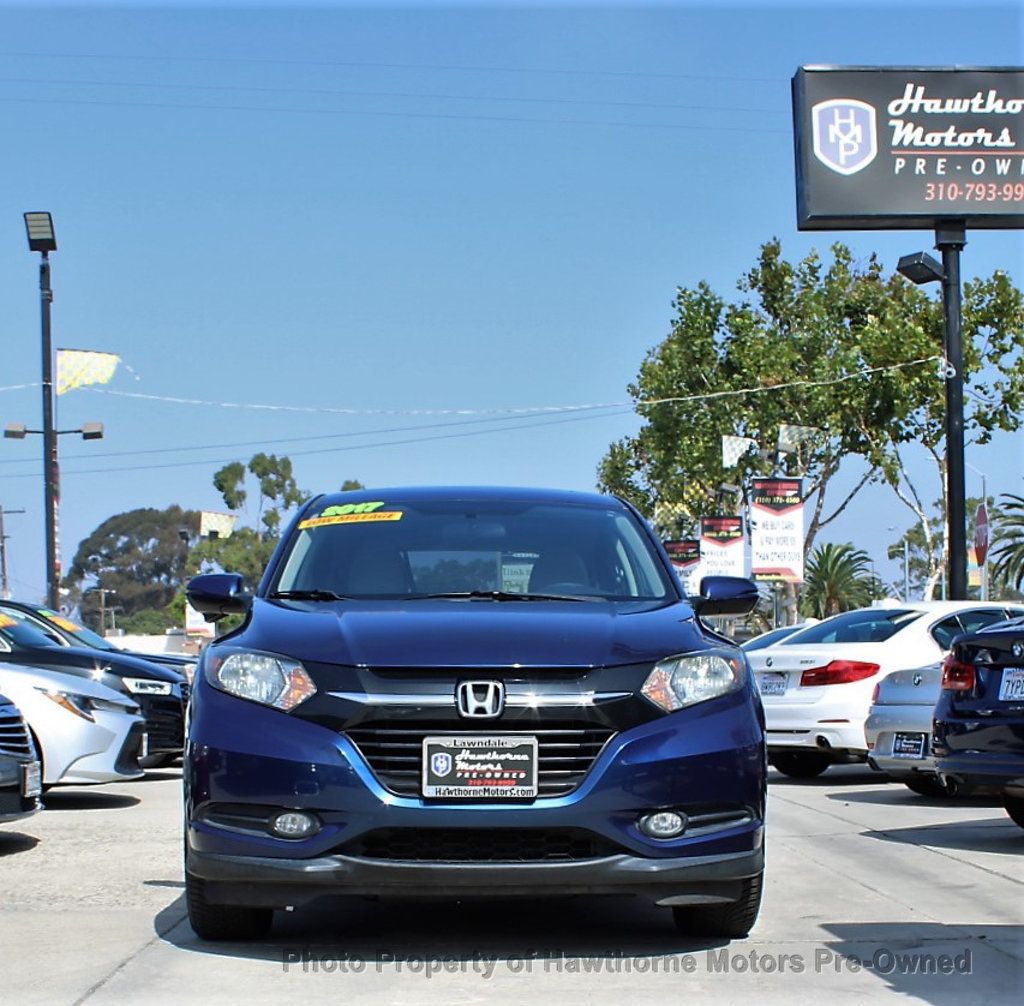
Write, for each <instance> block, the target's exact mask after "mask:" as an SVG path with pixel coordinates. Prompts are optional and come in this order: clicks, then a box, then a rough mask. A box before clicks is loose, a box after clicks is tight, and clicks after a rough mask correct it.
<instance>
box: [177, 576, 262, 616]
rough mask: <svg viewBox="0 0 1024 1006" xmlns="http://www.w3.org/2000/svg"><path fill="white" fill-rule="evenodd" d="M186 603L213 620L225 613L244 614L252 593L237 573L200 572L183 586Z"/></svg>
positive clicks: (250, 602) (247, 609)
mask: <svg viewBox="0 0 1024 1006" xmlns="http://www.w3.org/2000/svg"><path fill="white" fill-rule="evenodd" d="M185 596H186V597H187V598H188V603H189V604H191V605H192V607H193V608H195V609H196V611H198V612H201V613H202V614H203V615H205V616H206V620H207V621H208V622H215V621H217V619H218V618H223V617H224V616H225V615H244V614H246V613H247V612H248V611H249V609H250V608H251V607H252V595H251V594H250V593H248V592H247V591H246V589H245V583H244V581H243V580H242V578H241V576H239V574H238V573H202V574H200V575H199V576H194V577H192V579H191V580H189V582H188V585H187V586H186V587H185Z"/></svg>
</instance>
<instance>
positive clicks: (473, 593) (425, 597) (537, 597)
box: [409, 590, 601, 601]
mask: <svg viewBox="0 0 1024 1006" xmlns="http://www.w3.org/2000/svg"><path fill="white" fill-rule="evenodd" d="M463 599H468V600H471V601H477V600H479V601H599V600H601V598H599V597H580V596H579V595H577V594H518V593H516V592H514V591H511V590H459V591H451V592H449V593H442V594H411V595H410V596H409V600H410V601H433V600H455V601H458V600H463Z"/></svg>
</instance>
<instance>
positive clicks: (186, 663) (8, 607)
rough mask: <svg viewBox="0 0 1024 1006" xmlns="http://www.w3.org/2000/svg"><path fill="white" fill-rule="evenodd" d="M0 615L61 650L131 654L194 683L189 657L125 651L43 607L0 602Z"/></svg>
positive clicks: (193, 666) (191, 662) (193, 668)
mask: <svg viewBox="0 0 1024 1006" xmlns="http://www.w3.org/2000/svg"><path fill="white" fill-rule="evenodd" d="M0 612H6V613H7V614H9V615H13V616H14V617H16V618H24V619H25V620H26V621H28V622H29V623H30V624H31V625H34V626H35V627H36V628H37V629H39V631H40V632H42V633H44V634H45V635H48V636H51V637H52V638H53V640H54V641H55V642H56V643H57V644H58V645H60V646H87V647H89V649H92V650H103V651H104V652H107V653H127V654H128V656H130V657H138V658H139V659H140V660H146V661H148V662H149V663H151V664H162V665H165V666H167V667H171V668H173V669H174V670H175V671H177V672H178V673H179V674H183V675H185V678H186V680H188V681H191V680H192V673H193V671H195V667H196V661H197V660H198V657H193V656H189V655H188V654H186V653H140V652H139V651H137V650H123V649H121V647H120V646H115V645H114V644H113V643H112V642H110V640H109V639H104V637H103V636H101V635H100V634H99V633H98V632H93V631H92V629H87V628H86V627H85V626H84V625H79V624H78V623H77V622H75V621H74V620H73V619H70V618H68V617H67V616H66V615H62V614H61V613H60V612H59V611H54V610H53V609H52V608H47V607H45V606H44V605H41V604H30V603H28V602H27V601H8V600H0Z"/></svg>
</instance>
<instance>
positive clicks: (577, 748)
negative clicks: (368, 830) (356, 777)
mask: <svg viewBox="0 0 1024 1006" xmlns="http://www.w3.org/2000/svg"><path fill="white" fill-rule="evenodd" d="M345 732H346V734H347V735H348V738H349V740H351V741H352V743H353V744H355V746H356V747H357V748H358V749H359V753H360V754H361V755H362V756H363V757H364V758H365V759H366V761H367V762H368V763H369V765H370V768H372V769H373V772H374V774H375V775H376V776H377V778H378V780H380V783H381V785H383V786H385V787H386V788H387V789H389V790H391V792H392V793H397V794H399V795H400V796H418V795H419V793H420V783H421V777H422V765H423V738H424V737H445V736H448V737H466V736H481V737H493V736H495V735H496V734H524V735H527V736H530V737H536V738H537V756H538V762H537V789H538V795H539V796H542V797H543V796H564V795H565V794H566V793H571V792H572V791H573V790H574V789H575V788H576V787H577V786H578V785H579V784H580V782H582V780H583V777H584V776H585V775H586V774H587V772H589V771H590V766H591V765H593V764H594V760H595V759H596V758H597V756H598V755H599V754H600V753H601V749H602V748H603V747H604V746H605V744H607V743H608V741H609V740H610V739H611V738H612V737H614V736H615V731H614V730H611V729H609V728H607V727H603V726H599V725H597V724H594V723H586V722H565V723H558V722H551V721H548V720H545V721H544V722H543V725H537V726H534V725H533V724H531V723H529V722H524V721H522V720H519V721H517V722H515V723H505V724H498V723H495V724H494V725H492V726H490V727H488V728H487V729H486V730H480V729H477V730H467V729H461V730H460V729H455V730H453V729H452V721H451V720H446V721H444V722H443V723H424V722H417V723H416V726H415V727H413V726H407V727H398V726H391V725H390V724H387V723H381V724H376V725H365V724H360V725H359V726H358V727H354V728H351V729H349V730H347V731H345Z"/></svg>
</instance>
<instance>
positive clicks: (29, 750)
mask: <svg viewBox="0 0 1024 1006" xmlns="http://www.w3.org/2000/svg"><path fill="white" fill-rule="evenodd" d="M0 752H3V753H4V754H9V755H19V756H29V757H33V756H34V755H35V749H34V748H33V746H32V740H31V738H30V737H29V735H28V728H27V727H26V726H25V721H24V720H23V719H22V718H21V714H20V713H19V712H18V710H17V709H15V708H14V706H0Z"/></svg>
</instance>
